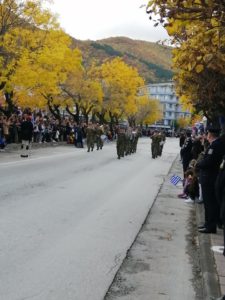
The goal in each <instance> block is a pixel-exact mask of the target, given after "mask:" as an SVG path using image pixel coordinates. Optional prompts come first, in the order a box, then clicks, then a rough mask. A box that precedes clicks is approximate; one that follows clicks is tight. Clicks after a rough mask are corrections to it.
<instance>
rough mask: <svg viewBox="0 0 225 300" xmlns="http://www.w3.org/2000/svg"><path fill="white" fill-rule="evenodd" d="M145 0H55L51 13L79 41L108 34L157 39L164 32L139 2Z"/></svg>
mask: <svg viewBox="0 0 225 300" xmlns="http://www.w3.org/2000/svg"><path fill="white" fill-rule="evenodd" d="M147 2H148V1H147V0H113V1H107V0H54V4H53V5H52V6H51V8H52V10H53V12H55V13H57V14H58V15H59V22H60V24H61V26H62V28H63V29H64V30H65V31H66V32H67V33H68V34H70V35H71V36H73V37H75V38H77V39H81V40H86V39H90V40H97V39H102V38H107V37H111V36H127V37H130V38H132V39H139V40H147V41H158V40H160V39H165V38H167V37H168V36H167V34H166V31H165V30H164V29H163V28H162V27H161V28H160V27H159V28H155V27H154V26H153V23H152V22H151V21H150V20H149V19H148V15H147V14H146V13H145V9H144V8H140V6H141V5H142V4H146V3H147Z"/></svg>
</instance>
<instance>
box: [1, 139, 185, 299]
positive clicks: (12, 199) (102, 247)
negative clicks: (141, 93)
mask: <svg viewBox="0 0 225 300" xmlns="http://www.w3.org/2000/svg"><path fill="white" fill-rule="evenodd" d="M178 151H179V148H178V141H177V140H176V139H168V140H167V142H166V145H165V149H164V153H163V156H162V157H161V158H158V159H156V160H153V159H152V158H151V155H150V140H149V139H145V138H143V139H140V141H139V144H138V151H137V153H136V154H133V155H131V156H128V157H125V158H124V159H121V160H118V159H117V158H116V150H115V144H108V145H106V146H105V147H104V148H103V150H102V151H96V150H95V151H94V152H91V153H87V152H86V149H75V148H73V147H72V146H71V147H65V146H64V147H56V148H45V149H35V150H32V155H31V157H30V158H28V159H21V158H20V157H19V154H18V153H0V228H1V230H0V241H1V243H0V299H1V300H25V299H26V300H28V299H32V300H72V299H73V300H100V299H103V297H104V295H105V293H106V292H107V290H108V287H109V286H110V284H111V282H112V280H113V278H114V276H115V273H116V272H117V270H118V268H119V267H120V265H121V263H122V261H123V259H124V257H125V256H126V251H127V249H129V247H130V246H131V244H132V243H133V241H134V239H135V237H136V235H137V233H138V232H139V230H140V228H141V225H142V223H143V221H144V219H145V218H146V216H147V214H148V211H149V209H150V207H151V205H152V203H153V201H154V199H155V197H156V195H157V193H158V190H159V188H160V185H161V184H162V182H163V178H164V176H165V175H166V174H167V173H168V171H169V169H170V167H171V164H172V162H173V161H174V159H175V157H176V155H177V153H178Z"/></svg>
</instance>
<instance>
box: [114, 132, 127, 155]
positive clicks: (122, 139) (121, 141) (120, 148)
mask: <svg viewBox="0 0 225 300" xmlns="http://www.w3.org/2000/svg"><path fill="white" fill-rule="evenodd" d="M125 147H126V135H125V128H119V130H118V133H117V141H116V149H117V156H118V159H120V158H121V157H124V153H125Z"/></svg>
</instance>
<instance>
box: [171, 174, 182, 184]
mask: <svg viewBox="0 0 225 300" xmlns="http://www.w3.org/2000/svg"><path fill="white" fill-rule="evenodd" d="M180 181H182V179H181V178H180V177H179V176H177V175H173V176H172V177H171V178H170V182H171V183H172V184H173V185H177V184H178V182H180Z"/></svg>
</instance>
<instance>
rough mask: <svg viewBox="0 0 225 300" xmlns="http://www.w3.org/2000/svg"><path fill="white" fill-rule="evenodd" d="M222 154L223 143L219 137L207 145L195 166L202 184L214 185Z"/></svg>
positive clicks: (224, 151) (224, 146)
mask: <svg viewBox="0 0 225 300" xmlns="http://www.w3.org/2000/svg"><path fill="white" fill-rule="evenodd" d="M224 154H225V145H224V143H223V141H222V140H221V139H220V138H218V139H216V140H215V141H213V142H212V143H211V144H210V145H209V147H208V148H207V150H206V152H205V154H204V156H203V159H202V160H201V161H199V162H198V163H197V164H196V168H197V169H199V170H200V182H201V183H202V184H210V185H215V182H216V178H217V175H218V173H219V167H220V164H221V161H222V158H223V155H224Z"/></svg>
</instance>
